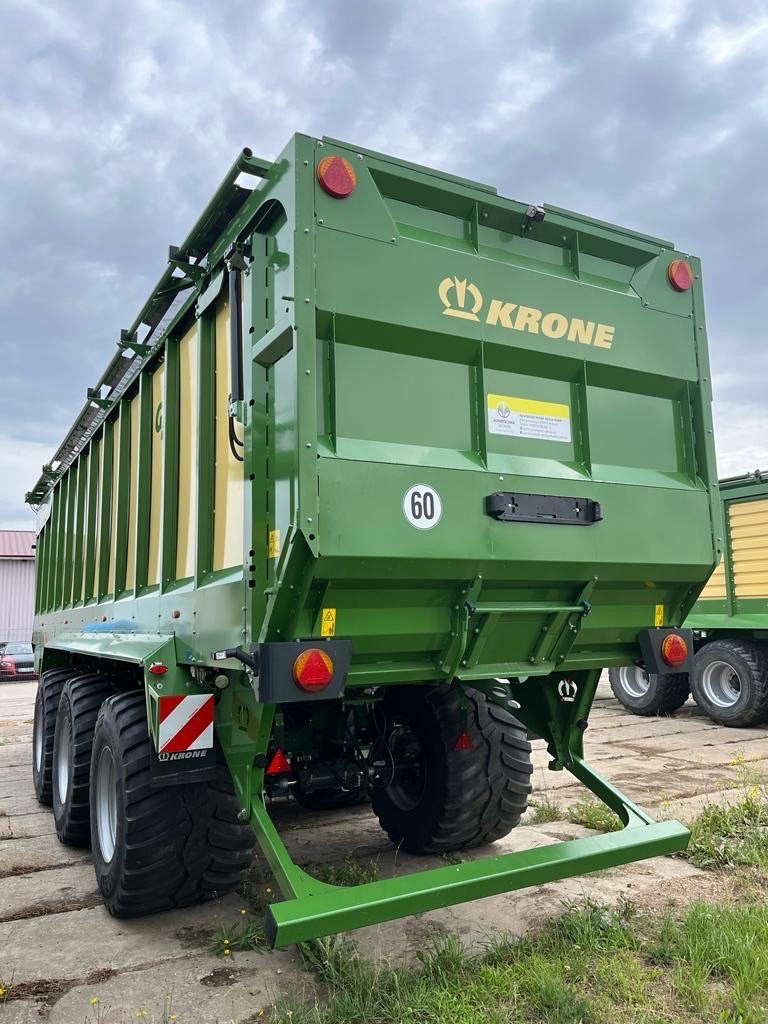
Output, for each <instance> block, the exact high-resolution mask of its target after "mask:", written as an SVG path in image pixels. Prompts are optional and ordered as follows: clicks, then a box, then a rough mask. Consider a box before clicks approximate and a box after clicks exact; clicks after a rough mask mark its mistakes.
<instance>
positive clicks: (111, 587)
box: [107, 420, 120, 594]
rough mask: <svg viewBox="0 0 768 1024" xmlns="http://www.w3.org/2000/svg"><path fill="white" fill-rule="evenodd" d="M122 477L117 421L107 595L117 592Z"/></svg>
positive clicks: (114, 439)
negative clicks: (118, 525)
mask: <svg viewBox="0 0 768 1024" xmlns="http://www.w3.org/2000/svg"><path fill="white" fill-rule="evenodd" d="M119 476H120V427H119V421H118V420H115V422H114V424H113V426H112V507H111V509H110V513H111V515H110V519H111V523H110V527H109V576H108V579H107V593H108V594H114V592H115V564H116V552H117V481H118V477H119Z"/></svg>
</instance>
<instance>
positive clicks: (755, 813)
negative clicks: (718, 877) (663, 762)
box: [686, 786, 768, 871]
mask: <svg viewBox="0 0 768 1024" xmlns="http://www.w3.org/2000/svg"><path fill="white" fill-rule="evenodd" d="M766 796H768V794H766V791H765V787H764V786H751V787H750V788H749V789H748V790H747V792H746V793H745V795H744V796H743V797H742V799H741V800H739V801H738V802H737V803H734V804H709V805H708V806H707V807H705V808H704V810H703V811H702V812H701V814H700V815H699V817H698V818H696V820H695V821H694V822H693V824H692V825H691V841H690V843H689V844H688V850H687V853H686V856H687V857H688V858H689V860H690V861H691V863H692V864H695V865H696V867H699V868H734V867H751V868H758V869H762V870H763V871H768V800H767V799H766Z"/></svg>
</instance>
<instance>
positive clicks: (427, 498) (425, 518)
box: [403, 484, 443, 530]
mask: <svg viewBox="0 0 768 1024" xmlns="http://www.w3.org/2000/svg"><path fill="white" fill-rule="evenodd" d="M403 513H404V515H405V518H406V519H407V520H408V522H409V523H410V524H411V526H415V527H416V529H417V530H431V529H432V527H433V526H437V524H438V523H439V522H440V516H441V515H442V514H443V503H442V501H441V500H440V495H439V494H438V493H437V491H436V490H435V489H434V487H429V486H428V485H427V484H414V485H413V487H409V488H408V490H407V491H406V492H405V495H404V497H403Z"/></svg>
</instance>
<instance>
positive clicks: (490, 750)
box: [372, 686, 533, 854]
mask: <svg viewBox="0 0 768 1024" xmlns="http://www.w3.org/2000/svg"><path fill="white" fill-rule="evenodd" d="M465 692H466V694H467V697H468V701H469V706H468V708H467V711H466V713H462V708H461V701H460V693H459V691H458V688H456V687H453V686H435V687H418V688H416V687H411V686H403V687H396V688H393V689H391V690H390V691H388V692H387V694H386V696H385V699H384V701H383V711H384V714H385V716H386V724H385V727H384V729H385V731H384V735H385V737H386V748H384V749H382V751H381V754H382V756H383V758H384V760H385V762H386V760H387V759H389V761H390V764H391V765H392V768H391V769H390V771H391V775H390V781H389V783H388V784H387V783H386V782H385V783H384V784H381V785H379V786H377V787H376V788H375V789H374V791H373V796H372V804H373V810H374V813H375V814H376V816H377V817H378V819H379V822H380V824H381V827H382V828H383V829H384V831H385V832H386V833H387V835H388V836H389V838H390V839H391V840H392V842H393V843H394V844H395V846H397V847H402V848H403V849H404V850H407V851H408V852H409V853H418V854H423V853H444V852H449V851H452V850H466V849H469V848H471V847H473V846H481V845H483V844H485V843H492V842H494V840H496V839H501V838H502V836H505V835H507V834H508V833H509V832H511V830H512V829H513V828H514V827H515V826H516V825H517V824H519V822H520V818H521V816H522V815H523V814H524V813H525V810H526V808H527V806H528V795H529V793H530V792H531V775H532V773H533V767H532V765H531V745H530V743H529V742H528V739H527V736H526V731H525V727H524V726H523V725H521V724H520V722H518V721H517V719H515V718H513V717H512V715H510V714H509V712H508V711H505V710H504V709H503V708H500V707H498V706H497V705H495V704H491V703H490V702H487V701H486V699H485V697H484V696H483V695H482V694H481V693H479V692H478V691H477V690H473V689H467V690H466V691H465ZM462 730H466V733H467V734H468V735H469V738H470V740H471V743H472V746H471V748H470V749H463V750H457V749H456V741H457V739H458V737H459V736H460V734H461V733H462ZM395 766H397V767H395ZM386 771H387V768H386V767H385V768H383V769H382V772H386Z"/></svg>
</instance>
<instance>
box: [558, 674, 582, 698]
mask: <svg viewBox="0 0 768 1024" xmlns="http://www.w3.org/2000/svg"><path fill="white" fill-rule="evenodd" d="M557 692H558V693H559V694H560V700H562V701H564V702H565V703H566V704H572V703H573V702H574V701H575V700H576V694H577V693H578V692H579V688H578V686H577V685H576V683H574V681H573V680H572V679H561V680H560V682H559V683H558V684H557Z"/></svg>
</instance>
